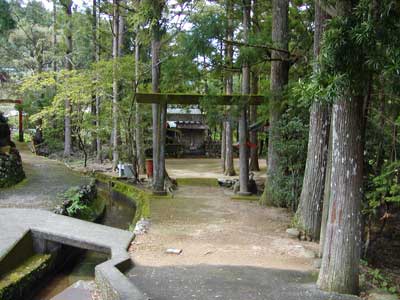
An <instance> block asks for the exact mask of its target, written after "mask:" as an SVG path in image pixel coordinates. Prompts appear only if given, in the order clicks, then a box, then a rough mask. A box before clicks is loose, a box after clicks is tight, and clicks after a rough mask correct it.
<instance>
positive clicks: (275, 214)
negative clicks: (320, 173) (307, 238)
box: [131, 186, 317, 271]
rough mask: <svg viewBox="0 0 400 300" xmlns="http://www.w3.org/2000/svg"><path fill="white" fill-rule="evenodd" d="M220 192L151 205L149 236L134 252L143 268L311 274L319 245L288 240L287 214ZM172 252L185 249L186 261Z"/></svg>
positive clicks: (196, 191) (188, 190)
mask: <svg viewBox="0 0 400 300" xmlns="http://www.w3.org/2000/svg"><path fill="white" fill-rule="evenodd" d="M225 193H226V192H225V191H224V190H223V189H221V188H217V187H188V186H184V187H180V188H179V191H178V192H177V193H176V195H175V197H174V198H173V199H156V200H152V203H151V212H152V225H151V228H150V232H149V233H148V234H145V235H141V236H138V237H137V238H136V240H135V241H134V244H133V245H132V248H131V251H132V256H133V258H134V260H135V261H136V262H137V263H138V264H142V265H148V266H167V265H196V264H202V263H204V264H213V265H234V266H238V265H246V266H254V267H268V268H279V269H290V270H302V271H304V270H311V269H312V262H313V257H314V252H315V251H316V250H317V249H316V245H315V244H314V243H309V242H300V241H298V240H293V239H290V238H288V237H287V235H286V232H285V230H286V229H287V228H288V227H289V226H290V218H291V216H290V215H289V214H288V213H287V211H286V210H284V209H279V208H262V207H260V206H259V205H258V204H257V203H250V202H247V201H245V202H243V201H242V202H241V201H232V200H230V197H229V196H228V195H226V194H225ZM167 248H179V249H183V253H182V254H181V255H170V254H166V253H165V250H166V249H167Z"/></svg>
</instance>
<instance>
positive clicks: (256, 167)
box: [250, 70, 260, 172]
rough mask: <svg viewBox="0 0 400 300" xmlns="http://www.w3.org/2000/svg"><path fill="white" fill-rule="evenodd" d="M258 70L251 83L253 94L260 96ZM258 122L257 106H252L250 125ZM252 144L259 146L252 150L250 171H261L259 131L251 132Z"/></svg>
mask: <svg viewBox="0 0 400 300" xmlns="http://www.w3.org/2000/svg"><path fill="white" fill-rule="evenodd" d="M257 72H258V71H257V70H254V71H253V73H252V74H253V75H252V81H251V94H252V95H257V94H258V79H259V75H258V73H257ZM256 122H257V106H256V105H250V124H254V123H256ZM250 143H252V144H253V145H257V147H251V148H250V171H256V172H257V171H260V165H259V164H258V137H257V131H251V132H250Z"/></svg>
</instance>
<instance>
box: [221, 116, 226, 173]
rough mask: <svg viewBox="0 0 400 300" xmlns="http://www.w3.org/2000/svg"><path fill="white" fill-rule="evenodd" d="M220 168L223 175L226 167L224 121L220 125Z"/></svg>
mask: <svg viewBox="0 0 400 300" xmlns="http://www.w3.org/2000/svg"><path fill="white" fill-rule="evenodd" d="M221 127H222V128H221V168H222V173H224V174H225V166H226V121H222V124H221Z"/></svg>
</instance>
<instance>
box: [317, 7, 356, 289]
mask: <svg viewBox="0 0 400 300" xmlns="http://www.w3.org/2000/svg"><path fill="white" fill-rule="evenodd" d="M353 5H354V4H353V1H351V0H338V1H337V2H336V10H337V16H338V17H339V18H342V19H346V18H349V17H351V16H352V13H353V12H354V11H353V9H354V6H353ZM338 59H340V58H338ZM349 67H350V66H347V68H349ZM351 67H354V66H351ZM356 67H357V66H356ZM358 67H359V66H358ZM349 73H351V72H349ZM352 74H354V73H352ZM350 76H351V75H350ZM350 80H351V78H350ZM362 93H363V89H362V88H357V87H356V88H354V87H352V86H350V85H349V86H348V87H347V88H345V89H344V90H342V91H341V94H340V95H339V99H338V100H337V101H336V102H335V103H334V104H333V108H332V170H331V191H330V204H329V214H328V223H327V227H326V237H325V243H324V251H323V256H322V265H321V270H320V273H319V278H318V282H317V284H318V286H319V288H321V289H323V290H326V291H333V292H338V293H346V294H356V293H358V288H359V262H360V249H361V248H360V247H361V220H360V219H361V217H360V210H361V200H362V190H363V189H362V183H363V141H362V140H363V129H364V120H363V100H364V97H363V96H362Z"/></svg>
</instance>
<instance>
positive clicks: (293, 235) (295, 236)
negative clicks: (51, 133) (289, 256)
mask: <svg viewBox="0 0 400 300" xmlns="http://www.w3.org/2000/svg"><path fill="white" fill-rule="evenodd" d="M286 233H287V234H288V236H289V237H290V238H292V239H298V238H299V237H300V231H298V230H297V229H296V228H288V229H286Z"/></svg>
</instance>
